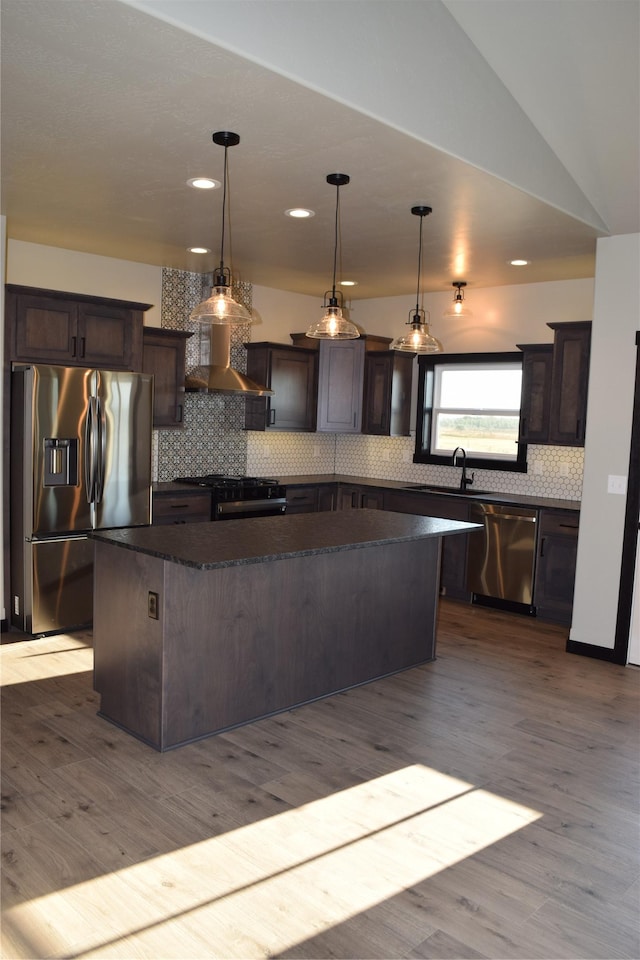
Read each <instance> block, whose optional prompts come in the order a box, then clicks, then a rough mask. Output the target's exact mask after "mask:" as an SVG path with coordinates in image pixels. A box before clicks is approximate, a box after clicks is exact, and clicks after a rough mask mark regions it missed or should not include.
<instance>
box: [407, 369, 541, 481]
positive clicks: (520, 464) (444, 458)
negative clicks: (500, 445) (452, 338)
mask: <svg viewBox="0 0 640 960" xmlns="http://www.w3.org/2000/svg"><path fill="white" fill-rule="evenodd" d="M522 360H523V356H522V353H521V352H520V351H513V352H504V353H446V354H422V355H421V356H419V357H418V408H417V415H416V444H415V452H414V455H413V462H414V463H437V464H447V465H451V456H450V455H445V454H437V453H431V425H432V421H433V400H434V386H435V369H434V368H435V367H436V366H453V365H456V366H469V367H473V366H480V365H486V364H489V365H492V366H495V365H497V364H502V363H504V364H507V363H509V364H513V363H517V364H519V366H520V367H522ZM521 411H522V395H521V396H520V412H521ZM425 434H426V443H425V442H423V438H424V437H425ZM519 437H520V430H519V429H518V441H517V454H516V458H515V460H501V459H499V458H497V457H479V456H467V466H469V467H477V468H478V469H481V470H503V471H504V470H508V471H510V472H512V473H526V472H527V444H526V443H524V442H523V441H521V440H520V438H519Z"/></svg>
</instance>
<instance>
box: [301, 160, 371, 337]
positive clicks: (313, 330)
mask: <svg viewBox="0 0 640 960" xmlns="http://www.w3.org/2000/svg"><path fill="white" fill-rule="evenodd" d="M349 179H350V178H349V177H348V176H347V174H346V173H330V174H329V175H328V177H327V183H330V184H331V185H332V186H334V187H335V188H336V218H335V238H334V247H333V286H332V288H331V295H330V296H329V297H327V293H329V291H327V293H325V295H324V301H323V303H322V306H323V308H324V310H325V314H324V316H323V318H322V320H319V321H318V322H317V323H312V324H311V326H310V327H309V329H308V330H307V334H306V335H307V336H308V337H311V338H313V339H314V340H357V338H358V337H359V336H360V331H359V330H358V328H357V327H356V325H355V324H354V323H351V321H350V320H347V318H346V317H343V316H342V309H343V299H342V293H341V292H340V291H339V290H338V291H337V292H336V264H337V259H338V217H339V211H340V187H343V186H345V185H346V184H347V183H349ZM338 298H339V299H338Z"/></svg>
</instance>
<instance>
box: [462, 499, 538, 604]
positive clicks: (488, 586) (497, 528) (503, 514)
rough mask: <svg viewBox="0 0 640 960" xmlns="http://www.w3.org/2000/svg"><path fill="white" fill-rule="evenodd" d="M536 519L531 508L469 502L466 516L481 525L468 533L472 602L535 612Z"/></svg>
mask: <svg viewBox="0 0 640 960" xmlns="http://www.w3.org/2000/svg"><path fill="white" fill-rule="evenodd" d="M537 519H538V516H537V511H536V510H532V509H530V508H524V507H511V506H502V505H499V504H494V503H482V502H478V501H473V502H472V504H471V507H470V511H469V520H470V521H471V522H473V523H481V524H482V528H483V529H482V531H478V532H476V533H473V534H472V535H470V536H469V550H468V554H467V589H468V590H469V591H470V592H471V593H472V594H473V602H474V603H484V604H487V605H489V606H501V607H504V608H507V609H511V610H518V611H519V612H522V613H529V614H535V607H534V606H533V577H534V571H535V557H536V530H537Z"/></svg>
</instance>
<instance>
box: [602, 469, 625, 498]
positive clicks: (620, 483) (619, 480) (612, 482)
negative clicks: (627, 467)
mask: <svg viewBox="0 0 640 960" xmlns="http://www.w3.org/2000/svg"><path fill="white" fill-rule="evenodd" d="M626 492H627V478H626V477H617V476H614V475H613V474H611V473H610V474H609V476H608V478H607V493H619V494H622V496H624V495H625V493H626Z"/></svg>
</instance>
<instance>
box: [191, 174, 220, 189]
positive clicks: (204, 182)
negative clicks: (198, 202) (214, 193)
mask: <svg viewBox="0 0 640 960" xmlns="http://www.w3.org/2000/svg"><path fill="white" fill-rule="evenodd" d="M187 184H188V185H189V186H190V187H195V188H196V190H216V189H217V188H218V187H220V186H222V184H221V183H220V182H219V181H218V180H212V179H211V178H210V177H192V178H191V180H187Z"/></svg>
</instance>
